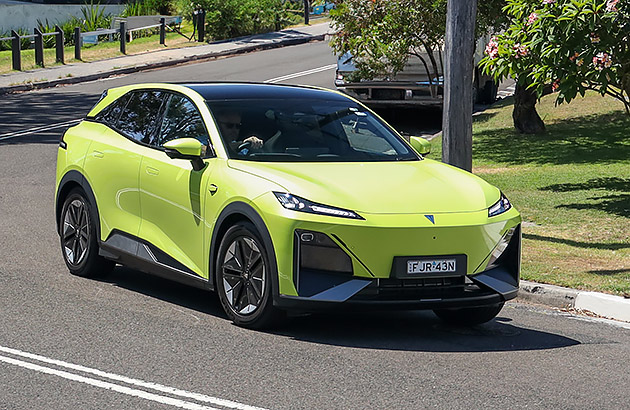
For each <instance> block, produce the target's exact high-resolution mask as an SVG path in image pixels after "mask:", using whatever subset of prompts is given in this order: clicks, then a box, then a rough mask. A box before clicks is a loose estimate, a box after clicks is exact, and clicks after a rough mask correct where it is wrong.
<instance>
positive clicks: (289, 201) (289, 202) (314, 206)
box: [273, 192, 364, 219]
mask: <svg viewBox="0 0 630 410" xmlns="http://www.w3.org/2000/svg"><path fill="white" fill-rule="evenodd" d="M273 194H274V195H275V196H276V198H278V201H280V204H282V206H283V207H285V208H286V209H291V210H293V211H300V212H307V213H309V214H318V215H328V216H338V217H340V218H350V219H364V218H363V217H361V216H360V215H358V214H357V213H355V212H352V211H349V210H347V209H341V208H335V207H332V206H328V205H322V204H318V203H315V202H311V201H309V200H307V199H304V198H300V197H299V196H295V195H291V194H287V193H283V192H274V193H273Z"/></svg>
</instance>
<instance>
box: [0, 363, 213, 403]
mask: <svg viewBox="0 0 630 410" xmlns="http://www.w3.org/2000/svg"><path fill="white" fill-rule="evenodd" d="M0 361H2V362H5V363H9V364H12V365H15V366H20V367H24V368H26V369H29V370H35V371H37V372H41V373H46V374H51V375H54V376H59V377H63V378H64V379H68V380H73V381H76V382H80V383H85V384H89V385H91V386H95V387H100V388H101V389H107V390H113V391H116V392H118V393H123V394H127V395H129V396H135V397H139V398H141V399H146V400H151V401H155V402H158V403H162V404H168V405H171V406H175V407H179V408H182V409H191V410H218V409H215V408H214V407H207V406H202V405H200V404H196V403H192V402H189V401H184V400H179V399H174V398H172V397H166V396H160V395H158V394H153V393H148V392H146V391H144V390H138V389H131V388H129V387H125V386H121V385H118V384H114V383H109V382H104V381H101V380H97V379H92V378H89V377H83V376H79V375H76V374H74V373H69V372H65V371H63V370H55V369H51V368H49V367H44V366H40V365H37V364H33V363H29V362H24V361H22V360H16V359H12V358H10V357H6V356H2V355H0Z"/></svg>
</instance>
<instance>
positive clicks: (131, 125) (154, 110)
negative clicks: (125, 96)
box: [115, 90, 165, 144]
mask: <svg viewBox="0 0 630 410" xmlns="http://www.w3.org/2000/svg"><path fill="white" fill-rule="evenodd" d="M164 95H165V93H164V92H162V91H155V90H147V91H136V92H133V93H131V96H130V98H129V102H128V103H127V105H126V107H125V109H124V110H123V112H122V113H121V115H120V117H119V118H118V121H117V122H116V124H115V128H117V129H118V130H120V131H121V132H123V133H124V134H126V135H127V136H128V137H130V138H132V139H134V140H136V141H139V142H143V143H146V144H149V143H151V142H153V140H154V138H155V136H156V134H157V126H158V123H159V122H158V119H159V114H160V108H161V106H162V101H163V99H164Z"/></svg>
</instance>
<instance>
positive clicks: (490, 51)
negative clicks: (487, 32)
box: [485, 37, 499, 59]
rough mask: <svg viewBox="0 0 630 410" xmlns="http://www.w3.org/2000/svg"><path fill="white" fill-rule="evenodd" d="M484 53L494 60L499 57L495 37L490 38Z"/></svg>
mask: <svg viewBox="0 0 630 410" xmlns="http://www.w3.org/2000/svg"><path fill="white" fill-rule="evenodd" d="M485 53H486V55H487V56H488V57H490V58H492V59H495V58H497V57H499V43H498V42H497V38H496V37H492V38H491V39H490V41H489V42H488V45H486V50H485Z"/></svg>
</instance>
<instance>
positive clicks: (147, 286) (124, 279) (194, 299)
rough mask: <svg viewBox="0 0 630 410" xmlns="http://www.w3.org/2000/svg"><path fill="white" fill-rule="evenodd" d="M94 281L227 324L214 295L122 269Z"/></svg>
mask: <svg viewBox="0 0 630 410" xmlns="http://www.w3.org/2000/svg"><path fill="white" fill-rule="evenodd" d="M94 280H97V281H99V282H104V283H109V284H110V285H114V286H118V287H120V288H123V289H127V290H130V291H132V292H137V293H140V294H143V295H145V296H149V297H152V298H155V299H159V300H162V301H164V302H168V303H172V304H174V305H178V306H181V307H183V308H187V309H191V310H195V311H197V312H199V313H205V314H208V315H212V316H215V317H219V318H222V319H226V320H227V316H226V315H225V312H223V309H222V308H221V303H220V302H219V299H218V297H217V296H216V294H215V293H214V292H209V291H205V290H203V289H197V288H194V287H192V286H186V285H182V284H179V283H177V282H173V281H170V280H167V279H162V278H159V277H157V276H154V275H150V274H148V273H144V272H140V271H137V270H134V269H129V268H125V267H122V266H118V267H116V268H114V270H113V271H112V272H111V273H110V274H109V275H107V276H105V277H102V278H96V279H94Z"/></svg>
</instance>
